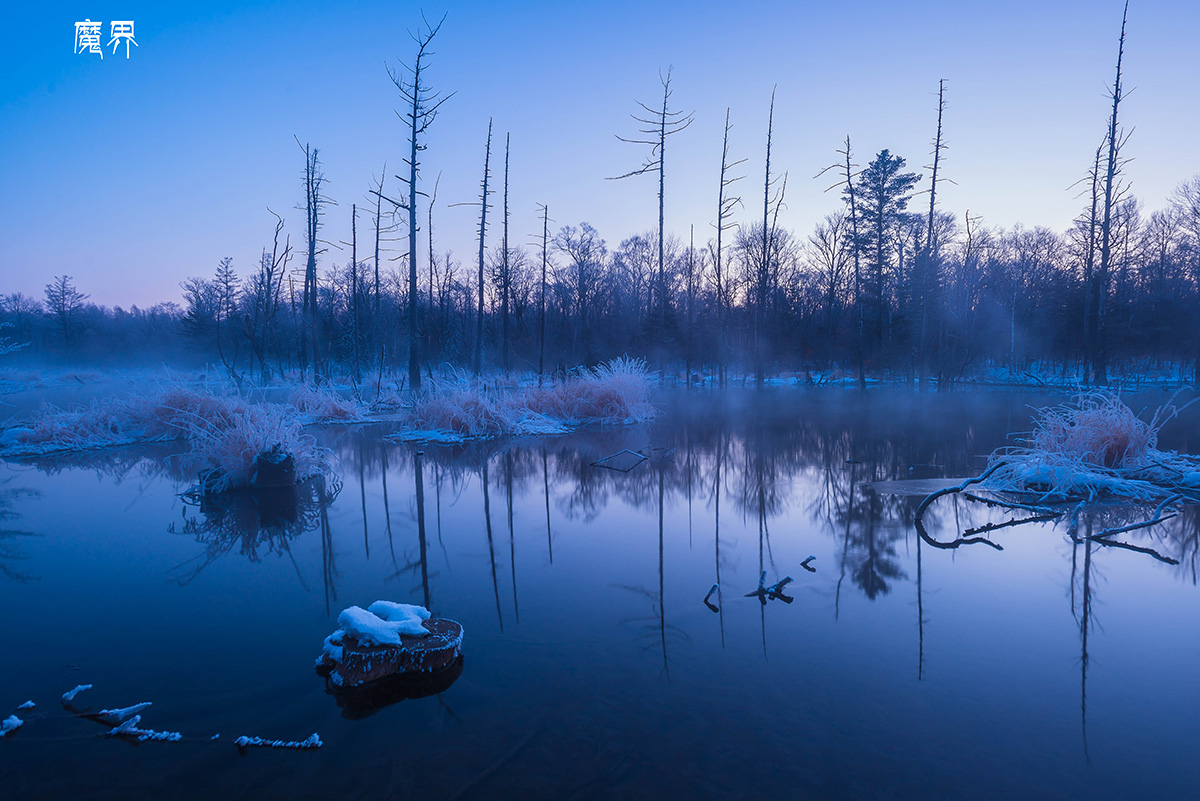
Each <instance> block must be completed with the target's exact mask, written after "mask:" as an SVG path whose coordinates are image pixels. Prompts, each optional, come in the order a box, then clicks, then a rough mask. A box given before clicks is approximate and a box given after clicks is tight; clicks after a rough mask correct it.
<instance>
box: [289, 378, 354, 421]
mask: <svg viewBox="0 0 1200 801" xmlns="http://www.w3.org/2000/svg"><path fill="white" fill-rule="evenodd" d="M288 403H290V404H291V405H292V406H293V407H295V408H296V410H297V411H299V412H300V413H301V414H303V415H305V416H306V417H308V418H309V419H311V420H312V421H313V422H315V423H336V422H343V421H345V422H349V421H353V420H360V419H362V415H361V414H360V413H359V411H358V405H357V404H355V402H354V401H352V400H347V399H346V398H343V397H341V396H339V395H338V394H337V393H336V392H334V391H333V390H331V389H323V388H322V389H314V388H313V387H309V386H302V387H297V388H296V389H294V390H293V391H292V394H291V395H289V396H288Z"/></svg>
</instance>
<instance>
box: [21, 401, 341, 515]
mask: <svg viewBox="0 0 1200 801" xmlns="http://www.w3.org/2000/svg"><path fill="white" fill-rule="evenodd" d="M163 440H187V441H188V442H189V443H190V445H191V448H190V451H189V452H188V453H187V454H184V455H182V456H181V457H179V458H180V460H181V462H182V464H183V466H184V467H185V468H187V469H189V470H195V471H202V470H211V469H216V470H218V471H220V477H219V479H218V480H217V482H216V485H215V487H214V489H215V491H217V492H220V491H224V490H227V489H233V488H235V487H239V486H246V485H248V484H249V482H250V477H251V476H252V475H253V464H254V459H255V457H256V456H258V455H259V454H260V453H264V452H266V451H268V450H270V449H272V448H274V447H276V446H278V447H281V448H282V449H283V450H284V451H285V452H287V453H290V454H291V455H292V457H293V459H294V460H295V465H296V476H297V478H298V479H304V478H308V477H310V476H314V475H317V474H322V473H327V472H329V471H330V461H329V460H330V452H329V451H328V450H327V449H325V448H321V447H319V446H318V445H317V443H316V440H314V439H313V438H312V437H310V436H308V435H307V434H305V433H304V432H303V430H302V429H301V425H300V422H299V421H298V420H297V419H296V412H295V411H294V410H292V409H290V408H288V407H285V406H281V405H278V404H249V403H247V402H246V401H244V400H243V399H241V398H239V397H236V396H225V395H215V394H212V393H207V392H196V391H194V390H190V389H184V388H180V387H175V388H171V389H167V390H165V391H164V392H163V393H162V394H160V395H159V396H158V397H157V398H146V397H130V398H105V399H101V400H95V401H93V402H92V403H91V404H90V405H88V406H86V407H82V408H78V409H72V410H62V409H56V408H54V407H50V406H44V407H42V409H41V410H40V411H39V412H38V413H37V415H36V416H35V418H34V421H33V423H32V426H31V430H30V431H28V432H25V434H24V435H23V436H22V437H21V439H20V442H19V443H18V445H17V447H16V448H15V449H14V450H15V451H16V452H19V453H52V452H56V451H77V450H89V449H96V448H106V447H111V446H114V445H126V444H132V443H137V442H153V441H163Z"/></svg>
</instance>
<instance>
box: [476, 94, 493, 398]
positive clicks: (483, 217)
mask: <svg viewBox="0 0 1200 801" xmlns="http://www.w3.org/2000/svg"><path fill="white" fill-rule="evenodd" d="M491 160H492V119H491V117H488V135H487V149H486V150H485V151H484V155H483V182H482V184H481V187H482V188H481V190H480V193H479V291H478V295H479V313H478V315H477V316H476V319H475V375H479V374H480V373H481V372H482V371H483V253H484V241H485V239H486V237H487V211H488V178H490V177H491V172H490V170H489V165H490V164H491Z"/></svg>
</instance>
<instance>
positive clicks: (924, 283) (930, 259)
mask: <svg viewBox="0 0 1200 801" xmlns="http://www.w3.org/2000/svg"><path fill="white" fill-rule="evenodd" d="M945 90H946V80H945V79H944V78H943V79H942V80H940V81H938V119H937V135H936V136H935V137H934V139H933V168H932V169H933V182H932V183H931V184H930V185H929V219H928V222H927V225H926V228H925V252H924V255H923V256H922V257H921V284H920V292H921V334H920V339H919V340H918V343H917V347H918V348H920V359H919V364H920V370H921V372H920V375H919V376H918V378H917V383H918V386H919V387H922V388H923V387H924V386H925V378H926V376H928V375H929V302H930V295H931V294H933V285H934V284H935V282H934V281H933V280H932V278H933V275H934V273H935V271H936V269H937V264H936V261H937V255H936V253H935V245H936V243H935V242H934V239H933V213H934V210H935V209H936V207H937V184H938V166H939V165H940V163H941V156H942V150H943V149H945V147H946V146H945V145H944V144H942V112H943V111H945V110H946V100H945Z"/></svg>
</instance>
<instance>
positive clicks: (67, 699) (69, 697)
mask: <svg viewBox="0 0 1200 801" xmlns="http://www.w3.org/2000/svg"><path fill="white" fill-rule="evenodd" d="M90 689H92V685H90V684H76V685H75V689H73V690H68V691H67V692H65V693H63V696H62V702H63V703H64V704H69V703H71V702H72V701H74V700H75V696H77V695H79V694H80V693H81V692H83V691H84V690H90Z"/></svg>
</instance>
